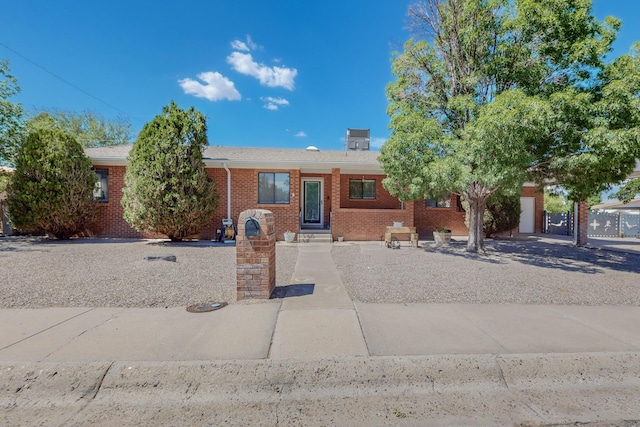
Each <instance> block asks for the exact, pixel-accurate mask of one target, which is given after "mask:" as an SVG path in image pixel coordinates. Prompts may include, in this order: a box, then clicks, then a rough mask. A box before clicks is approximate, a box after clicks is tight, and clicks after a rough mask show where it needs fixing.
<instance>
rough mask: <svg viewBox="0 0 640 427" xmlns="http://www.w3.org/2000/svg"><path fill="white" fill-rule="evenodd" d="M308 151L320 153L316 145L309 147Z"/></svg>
mask: <svg viewBox="0 0 640 427" xmlns="http://www.w3.org/2000/svg"><path fill="white" fill-rule="evenodd" d="M307 151H320V149H319V148H318V147H316V146H315V145H310V146H308V147H307Z"/></svg>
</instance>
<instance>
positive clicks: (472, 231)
mask: <svg viewBox="0 0 640 427" xmlns="http://www.w3.org/2000/svg"><path fill="white" fill-rule="evenodd" d="M492 192H493V191H491V190H490V189H488V188H487V187H485V186H484V185H480V184H477V183H473V184H470V185H469V187H468V188H467V191H466V192H465V194H464V197H465V198H466V199H467V201H468V202H469V240H468V241H467V252H473V253H477V252H478V251H479V250H480V249H483V248H484V210H485V208H486V206H487V198H488V197H489V195H490V194H491V193H492Z"/></svg>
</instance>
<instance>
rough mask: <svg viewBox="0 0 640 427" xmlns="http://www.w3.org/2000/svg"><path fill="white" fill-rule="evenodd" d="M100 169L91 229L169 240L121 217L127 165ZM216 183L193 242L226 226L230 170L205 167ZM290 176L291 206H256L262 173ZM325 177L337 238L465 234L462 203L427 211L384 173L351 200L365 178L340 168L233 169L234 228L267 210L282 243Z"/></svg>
mask: <svg viewBox="0 0 640 427" xmlns="http://www.w3.org/2000/svg"><path fill="white" fill-rule="evenodd" d="M96 169H108V170H109V201H108V202H107V203H100V206H99V212H100V216H99V218H98V220H97V221H96V223H95V224H94V226H93V227H92V228H91V231H92V232H93V233H94V234H96V235H98V236H101V237H126V238H141V237H146V238H154V237H161V238H164V237H166V236H162V235H158V234H149V233H139V232H137V231H135V230H134V229H132V228H131V227H130V226H129V224H127V222H126V221H125V220H124V218H123V209H122V205H121V203H120V200H121V199H122V188H123V186H124V171H125V167H124V166H108V167H103V166H97V167H96ZM207 172H208V173H209V176H211V177H212V178H213V179H214V181H215V182H216V189H217V191H218V193H219V195H220V197H219V204H218V208H217V209H216V210H215V212H214V213H213V216H212V219H211V222H210V223H209V224H208V225H207V226H206V227H205V228H204V229H203V230H202V231H201V232H200V234H198V235H195V236H191V237H193V238H201V239H213V238H215V237H216V230H217V229H220V228H221V227H222V219H223V218H227V204H228V200H227V172H226V171H225V170H224V168H209V169H207ZM259 172H289V173H290V195H291V197H290V203H289V204H286V205H285V204H258V173H259ZM302 177H314V178H315V177H321V178H323V179H324V202H325V210H324V215H325V224H328V223H329V211H330V210H331V211H332V212H333V224H332V228H333V236H334V237H337V236H339V235H341V236H344V238H345V239H346V240H378V239H379V237H380V236H381V235H382V234H384V230H385V227H386V226H388V225H392V224H393V222H394V221H402V222H404V225H405V226H408V227H411V226H415V227H416V228H417V230H416V231H417V232H418V233H419V234H420V236H421V238H423V239H424V238H431V236H432V232H433V230H434V229H435V228H437V227H438V226H440V225H443V226H445V227H448V228H450V229H451V230H452V233H453V234H454V235H467V234H468V230H467V227H466V226H465V225H464V215H465V213H464V211H461V210H460V211H459V210H458V209H457V206H458V199H457V196H456V195H452V199H451V207H450V208H427V207H426V206H425V202H424V200H422V201H416V202H408V203H405V204H404V210H403V209H401V207H402V204H401V203H400V201H398V199H397V198H395V197H393V196H391V195H390V194H389V193H388V192H387V191H386V190H385V189H384V188H383V187H382V178H383V177H382V176H381V175H364V178H365V179H375V180H376V199H375V200H353V199H349V179H362V177H363V175H340V170H339V169H333V170H332V173H331V174H330V175H329V174H321V175H317V174H300V172H299V171H297V170H291V171H287V170H273V169H271V170H270V169H231V183H232V184H231V218H232V219H233V222H234V224H235V225H236V227H237V226H238V223H237V222H238V217H239V215H240V213H241V212H243V211H245V210H247V209H266V210H269V211H271V212H273V214H274V219H275V230H276V236H277V239H278V240H283V239H284V236H283V233H284V232H285V231H286V230H291V231H295V232H297V231H298V222H299V215H300V197H301V187H300V185H301V178H302ZM522 195H523V197H535V198H536V213H535V218H536V219H535V221H536V225H535V227H536V228H535V230H536V232H537V233H540V232H542V218H543V209H544V198H543V197H544V196H543V194H542V193H540V192H537V191H536V188H535V187H524V189H523V193H522Z"/></svg>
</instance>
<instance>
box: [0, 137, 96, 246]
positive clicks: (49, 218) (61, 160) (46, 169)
mask: <svg viewBox="0 0 640 427" xmlns="http://www.w3.org/2000/svg"><path fill="white" fill-rule="evenodd" d="M95 186H96V175H95V173H94V171H93V170H92V168H91V160H90V159H89V158H88V157H87V156H86V155H85V154H84V150H83V148H82V146H81V145H80V144H79V143H78V142H77V141H76V140H75V138H73V137H72V136H71V135H69V134H66V133H64V132H61V131H58V130H46V129H41V130H37V131H34V132H31V133H29V134H28V135H27V137H26V138H25V140H24V141H23V143H22V144H21V146H20V147H19V149H18V154H17V157H16V168H15V171H14V173H13V177H12V179H11V182H10V183H9V187H8V189H7V206H8V211H9V217H10V219H11V223H12V224H13V227H14V228H16V229H18V230H27V231H43V232H45V233H47V234H49V235H50V236H54V237H56V238H58V239H69V238H70V237H71V236H73V235H74V234H77V233H78V232H82V231H85V230H86V228H87V227H88V226H89V224H90V223H91V222H92V221H93V220H94V218H95V213H96V202H95V200H94V196H93V190H94V189H95Z"/></svg>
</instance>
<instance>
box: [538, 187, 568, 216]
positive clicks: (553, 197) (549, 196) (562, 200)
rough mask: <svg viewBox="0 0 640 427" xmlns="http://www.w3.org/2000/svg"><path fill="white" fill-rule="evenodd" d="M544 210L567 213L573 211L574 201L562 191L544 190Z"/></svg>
mask: <svg viewBox="0 0 640 427" xmlns="http://www.w3.org/2000/svg"><path fill="white" fill-rule="evenodd" d="M544 210H545V211H546V212H547V213H567V212H570V211H573V205H572V203H571V202H570V201H569V200H568V199H567V196H566V195H565V194H564V193H563V192H561V191H552V190H550V189H547V190H545V191H544Z"/></svg>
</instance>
